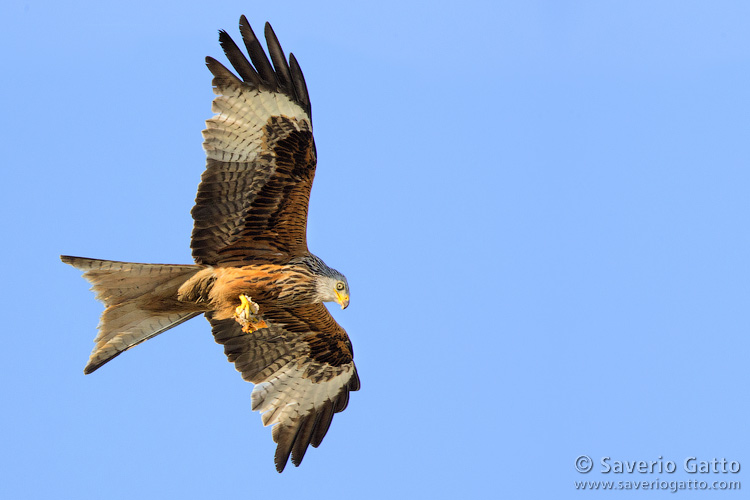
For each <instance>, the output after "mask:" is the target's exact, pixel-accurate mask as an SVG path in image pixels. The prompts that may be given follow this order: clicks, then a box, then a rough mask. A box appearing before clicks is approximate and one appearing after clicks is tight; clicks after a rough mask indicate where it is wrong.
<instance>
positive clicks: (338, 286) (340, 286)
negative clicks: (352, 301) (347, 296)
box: [336, 281, 344, 291]
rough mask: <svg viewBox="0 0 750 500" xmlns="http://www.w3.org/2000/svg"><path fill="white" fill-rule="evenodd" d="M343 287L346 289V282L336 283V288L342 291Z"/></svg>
mask: <svg viewBox="0 0 750 500" xmlns="http://www.w3.org/2000/svg"><path fill="white" fill-rule="evenodd" d="M343 289H344V283H342V282H341V281H339V282H338V283H336V290H339V291H341V290H343Z"/></svg>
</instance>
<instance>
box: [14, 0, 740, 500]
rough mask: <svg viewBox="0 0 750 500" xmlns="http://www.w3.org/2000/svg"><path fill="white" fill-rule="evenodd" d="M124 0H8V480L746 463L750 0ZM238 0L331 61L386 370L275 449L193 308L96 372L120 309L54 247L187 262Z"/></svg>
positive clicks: (362, 347) (309, 62)
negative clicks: (287, 452) (99, 339)
mask: <svg viewBox="0 0 750 500" xmlns="http://www.w3.org/2000/svg"><path fill="white" fill-rule="evenodd" d="M112 5H115V4H110V3H108V2H78V3H76V2H73V3H72V4H71V3H69V2H51V1H49V2H39V1H32V0H29V1H25V2H24V1H15V0H10V1H6V2H3V3H2V5H1V6H0V19H1V21H0V25H1V27H2V29H0V42H1V43H0V47H2V48H0V51H2V61H3V71H2V75H3V77H2V79H0V85H2V89H1V90H2V91H1V92H0V100H2V110H3V115H4V120H3V121H2V125H0V127H2V139H0V140H1V141H2V150H3V161H2V163H3V165H4V169H3V170H4V176H3V179H4V180H3V196H2V198H1V199H0V204H1V208H2V213H3V222H2V228H3V231H2V233H3V235H4V238H5V240H4V243H3V245H2V249H1V250H0V252H2V256H1V257H2V262H4V263H5V266H4V269H3V277H2V279H3V286H2V287H1V288H2V290H1V291H0V294H2V303H3V305H4V314H5V316H4V326H3V328H2V330H3V334H2V335H3V342H2V349H1V350H0V380H2V410H1V411H0V449H2V452H1V453H0V477H1V478H2V480H0V497H2V498H8V499H11V498H13V499H15V498H31V499H50V498H75V499H100V498H111V499H134V498H147V499H151V498H184V499H199V498H201V499H204V498H263V497H267V498H270V497H273V498H315V497H322V496H323V495H324V494H325V495H327V496H328V497H333V498H336V497H344V496H346V497H349V498H373V499H375V498H377V499H381V498H451V499H455V498H492V497H495V498H583V497H587V498H595V497H596V498H613V497H615V496H617V497H628V498H630V497H633V498H647V497H648V498H651V495H653V498H656V497H657V496H659V497H661V495H664V494H666V492H663V491H661V492H637V493H633V494H632V495H630V494H628V493H626V492H619V493H614V492H607V493H598V494H594V493H583V492H577V491H576V490H575V488H574V481H577V480H614V481H619V480H623V481H625V480H631V481H653V480H657V479H660V480H670V481H680V480H681V481H686V480H691V479H692V480H705V481H708V482H712V481H714V480H735V481H737V480H739V481H742V482H743V483H744V484H743V485H742V486H743V489H745V490H747V489H750V474H749V473H748V471H750V454H749V453H748V444H749V443H748V427H747V426H748V421H750V405H749V404H748V401H749V397H748V396H749V394H748V392H749V390H748V387H749V386H750V364H749V363H748V351H750V333H749V332H748V330H749V327H750V317H749V315H748V311H749V308H748V304H749V303H750V267H749V265H748V255H749V254H750V233H749V232H748V225H749V222H750V221H749V220H748V219H749V217H748V215H749V211H748V205H749V203H750V202H749V201H748V200H749V196H748V193H749V191H750V146H749V145H748V144H749V143H748V133H749V132H750V98H749V96H750V93H749V90H748V89H750V30H749V29H748V26H750V4H749V3H748V2H745V1H735V2H728V1H712V2H694V1H663V2H653V1H631V2H610V1H578V2H552V1H550V2H535V1H525V2H520V1H519V2H504V1H487V2H477V1H468V2H449V3H447V2H401V1H386V0H384V1H379V2H365V3H359V4H357V5H355V4H353V3H352V2H348V1H346V2H345V1H341V2H310V1H304V2H301V1H295V2H252V1H244V2H235V1H226V2H219V3H218V4H217V3H216V2H158V1H149V2H127V7H125V6H112ZM123 5H125V4H123ZM241 14H246V15H247V16H248V18H249V19H250V20H251V22H252V23H253V25H254V26H255V27H257V28H259V29H260V27H262V23H263V22H265V21H266V20H268V21H270V22H271V23H272V24H273V26H274V28H275V30H276V32H277V34H278V36H279V38H280V40H281V43H282V45H283V47H284V48H285V50H286V51H287V52H289V51H292V52H294V53H295V55H296V56H297V57H298V59H299V61H300V63H301V65H302V68H303V70H304V71H305V75H306V77H307V81H308V85H309V89H310V93H311V96H312V100H313V110H314V113H313V114H314V123H315V134H316V139H317V145H318V154H319V169H318V175H317V178H316V182H315V186H314V188H313V196H312V205H311V213H310V217H311V220H310V224H309V239H310V248H311V249H312V250H313V251H314V252H315V253H317V254H318V255H320V256H321V257H322V258H324V259H325V260H326V262H328V263H329V264H330V265H332V266H334V267H336V268H338V269H339V270H341V271H343V272H344V273H345V274H346V275H347V277H348V279H349V283H350V284H351V287H352V290H353V292H352V305H351V306H350V307H349V309H347V310H346V311H334V312H333V313H334V315H335V317H336V318H337V320H338V321H339V322H340V323H341V324H342V325H343V326H344V327H345V328H346V329H347V331H348V332H349V335H350V336H351V338H352V341H353V343H354V346H355V353H356V361H357V365H358V367H359V372H360V375H361V379H362V390H361V391H360V392H358V393H355V394H353V395H352V398H351V401H350V405H349V408H348V409H347V410H346V411H345V412H344V413H342V414H339V415H337V416H336V418H335V419H334V422H333V425H332V427H331V430H330V432H329V434H328V436H327V437H326V439H325V441H324V443H323V445H322V446H321V447H320V448H318V449H311V450H310V451H309V452H308V454H307V455H306V457H305V461H304V463H303V464H302V467H300V468H298V469H297V468H294V467H291V466H290V467H289V468H287V471H285V472H284V474H283V475H279V474H277V473H276V472H275V470H274V468H273V460H272V457H273V451H274V444H273V442H272V441H271V436H270V431H269V429H266V428H263V427H262V425H261V422H260V418H259V416H258V415H257V414H256V413H252V412H251V411H250V391H251V386H250V385H249V384H247V383H245V382H243V381H242V380H241V378H240V376H239V375H238V374H237V373H236V372H235V370H234V368H233V367H232V365H230V364H229V363H227V361H226V359H225V357H224V354H223V352H222V348H221V346H218V345H216V344H215V343H214V342H213V339H212V337H211V334H210V330H209V326H208V324H207V323H206V322H205V321H204V320H203V319H201V318H198V319H195V320H192V321H190V322H189V323H187V324H184V325H182V326H180V327H178V328H176V329H174V330H172V331H169V332H168V333H166V334H164V335H162V336H160V337H158V338H156V339H154V340H151V341H149V342H147V343H146V344H143V345H141V346H138V347H137V348H135V349H133V350H132V351H130V352H128V353H126V354H125V355H123V356H121V357H119V358H118V359H116V360H115V361H114V362H112V363H111V364H109V365H107V366H105V367H104V368H103V369H101V370H100V371H98V372H96V373H95V374H93V375H90V376H84V375H83V373H82V370H83V366H84V364H85V362H86V360H87V359H88V355H89V352H90V350H91V348H92V346H93V344H92V340H93V338H94V336H95V328H96V324H97V321H98V315H99V313H100V311H101V305H100V304H98V303H97V302H95V301H94V298H93V295H92V294H91V293H90V292H88V291H87V288H88V285H87V284H86V283H85V282H84V281H83V280H82V279H81V278H80V277H79V273H78V272H77V271H75V270H74V269H72V268H69V267H67V266H64V265H63V264H61V263H60V262H59V260H58V255H59V254H61V253H67V254H73V255H83V256H91V257H99V258H110V259H116V260H128V261H140V262H168V263H189V262H191V258H190V250H189V236H190V231H191V228H192V219H191V218H190V215H189V211H190V208H191V206H192V203H193V200H194V196H195V191H196V187H197V184H198V181H199V177H200V174H201V172H202V170H203V168H204V161H205V160H204V155H203V151H202V148H201V141H202V139H201V135H200V131H201V129H202V128H203V126H204V120H206V119H207V118H209V117H210V116H211V112H210V101H211V99H212V97H213V94H212V92H211V85H210V74H209V72H208V70H207V69H206V68H205V66H204V63H203V58H204V56H206V55H213V56H217V57H219V56H222V54H221V50H220V48H219V44H218V41H217V30H218V29H220V28H224V29H227V30H229V31H230V33H231V34H233V35H236V34H237V33H238V31H237V22H238V19H239V16H240V15H241ZM583 454H586V455H589V456H590V457H592V459H593V460H594V462H595V468H594V471H592V472H591V473H589V474H586V475H584V474H579V473H578V472H576V470H575V468H574V462H575V459H576V457H578V456H579V455H583ZM690 456H695V457H698V458H699V459H702V460H710V459H712V458H719V459H721V458H724V457H725V458H726V459H728V460H735V461H738V462H740V463H741V465H742V467H743V469H742V470H741V472H740V473H739V474H733V475H730V474H704V475H697V476H696V475H688V474H686V473H685V472H684V471H683V470H682V464H683V461H684V460H685V459H686V458H687V457H690ZM602 457H611V460H612V461H614V460H622V461H624V460H629V461H632V460H646V461H650V460H659V457H662V458H661V460H662V461H663V462H666V461H668V460H671V461H674V462H675V463H676V465H677V469H678V470H677V472H675V473H673V474H668V473H662V474H658V473H654V474H619V475H615V474H603V473H602V472H601V469H602V467H601V465H600V463H599V462H600V460H601V459H602ZM680 495H681V496H682V495H688V496H691V498H692V497H693V496H694V498H698V497H699V496H700V498H714V497H715V498H739V497H740V496H741V492H739V493H738V492H713V493H712V492H699V493H696V492H694V491H691V492H682V493H681V494H680Z"/></svg>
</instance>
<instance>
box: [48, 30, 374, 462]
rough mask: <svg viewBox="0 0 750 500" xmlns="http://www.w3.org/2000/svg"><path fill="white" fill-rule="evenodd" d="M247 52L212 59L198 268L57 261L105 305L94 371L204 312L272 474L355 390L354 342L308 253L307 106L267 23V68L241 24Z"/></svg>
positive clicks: (230, 48) (325, 271)
mask: <svg viewBox="0 0 750 500" xmlns="http://www.w3.org/2000/svg"><path fill="white" fill-rule="evenodd" d="M240 33H241V35H242V40H243V42H244V45H245V47H246V49H247V52H248V54H249V56H250V60H249V61H248V59H247V58H246V57H245V55H244V53H243V52H242V50H241V49H240V48H239V47H238V46H237V45H236V44H235V42H234V41H233V40H232V38H231V37H230V36H229V35H228V34H227V33H226V32H225V31H221V32H220V34H219V42H220V44H221V46H222V48H223V49H224V53H225V54H226V56H227V59H229V62H230V63H231V65H232V66H233V67H234V71H235V72H236V74H235V73H232V71H230V70H228V69H227V68H225V67H224V66H223V65H222V64H221V63H219V62H218V61H216V60H215V59H213V58H211V57H207V58H206V65H207V66H208V69H209V70H210V71H211V73H212V74H213V77H214V78H213V87H214V93H215V94H217V97H216V98H215V99H214V101H213V106H212V110H213V112H214V113H216V114H215V115H214V116H213V117H212V118H211V119H210V120H208V121H207V122H206V125H207V126H206V129H205V130H204V131H203V137H204V139H205V140H204V142H203V148H204V149H205V151H206V156H207V165H206V170H205V171H204V172H203V175H202V176H201V182H200V184H199V186H198V194H197V197H196V200H195V206H194V207H193V209H192V212H191V213H192V216H193V219H194V221H195V223H194V227H193V233H192V239H191V248H192V254H193V258H194V259H195V264H193V265H167V264H138V263H131V262H117V261H108V260H98V259H88V258H83V257H71V256H62V257H61V259H62V261H63V262H65V263H66V264H70V265H72V266H74V267H75V268H77V269H79V270H81V271H84V274H83V276H84V278H86V279H87V280H88V281H89V282H90V283H91V284H92V290H93V291H94V292H95V293H96V298H97V299H99V300H100V301H102V302H103V303H104V305H105V310H104V312H103V313H102V316H101V320H100V322H99V334H98V335H97V337H96V339H95V342H96V346H95V347H94V350H93V352H92V353H91V357H90V359H89V362H88V365H87V366H86V368H85V369H84V373H87V374H88V373H91V372H93V371H95V370H96V369H98V368H99V367H101V366H102V365H103V364H105V363H107V362H108V361H110V360H111V359H113V358H114V357H116V356H118V355H119V354H121V353H122V352H124V351H126V350H127V349H130V348H131V347H133V346H135V345H137V344H140V343H141V342H143V341H145V340H148V339H150V338H152V337H154V336H156V335H159V334H160V333H163V332H165V331H166V330H169V329H170V328H172V327H174V326H177V325H179V324H180V323H183V322H185V321H187V320H189V319H191V318H194V317H195V316H198V315H200V314H203V315H205V316H206V318H207V319H208V321H209V323H210V324H211V330H212V332H213V335H214V338H215V339H216V342H218V343H219V344H223V345H224V352H225V353H226V355H227V357H228V358H229V361H230V362H233V363H234V365H235V367H236V369H237V370H238V371H239V372H240V373H241V374H242V378H244V379H245V380H247V381H248V382H252V383H253V384H255V386H254V388H253V391H252V394H251V401H252V409H253V410H257V411H259V412H261V416H262V420H263V425H272V426H273V428H272V437H273V440H274V441H275V442H276V443H277V444H278V445H277V448H276V455H275V457H274V461H275V464H276V469H277V470H278V471H279V472H281V471H283V470H284V467H285V466H286V463H287V461H288V459H289V456H290V455H291V458H292V463H293V464H294V465H299V464H300V462H302V458H303V457H304V455H305V452H306V451H307V447H308V445H312V446H314V447H317V446H319V445H320V443H321V441H322V440H323V437H324V436H325V435H326V433H327V432H328V428H329V427H330V425H331V420H332V419H333V415H334V413H337V412H341V411H343V410H344V409H345V408H346V406H347V403H348V401H349V392H350V391H356V390H358V389H359V377H358V375H357V369H356V367H355V366H354V361H353V359H352V357H353V351H352V345H351V343H350V342H349V337H348V336H347V334H346V332H345V331H344V329H343V328H341V326H339V324H338V323H336V321H335V320H334V319H333V317H332V316H331V315H330V314H329V312H328V310H327V309H326V307H325V306H324V305H323V302H337V303H338V304H339V305H341V307H342V308H346V307H347V306H348V305H349V284H348V283H347V281H346V278H345V277H344V275H343V274H341V273H339V272H338V271H336V270H335V269H332V268H330V267H328V266H327V265H326V264H325V263H324V262H323V261H322V260H321V259H320V258H318V257H316V256H315V255H313V254H312V253H310V251H309V250H308V248H307V235H306V228H307V210H308V201H309V198H310V188H311V187H312V182H313V177H314V175H315V166H316V151H315V142H314V140H313V134H312V118H311V111H310V97H309V95H308V92H307V85H306V84H305V79H304V77H303V75H302V71H301V70H300V67H299V64H298V63H297V60H296V59H295V57H294V55H292V54H291V53H290V54H289V60H288V62H287V59H286V57H285V55H284V52H283V51H282V49H281V46H280V45H279V41H278V40H277V38H276V35H275V34H274V32H273V30H272V29H271V26H270V25H269V24H268V23H266V25H265V38H266V45H267V46H268V53H269V55H270V57H271V60H270V61H269V59H268V57H267V56H266V53H265V51H264V50H263V47H262V46H261V44H260V42H259V41H258V38H257V37H256V36H255V34H254V33H253V30H252V29H251V28H250V25H249V24H248V22H247V19H246V18H245V16H242V17H241V18H240Z"/></svg>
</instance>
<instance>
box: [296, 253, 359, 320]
mask: <svg viewBox="0 0 750 500" xmlns="http://www.w3.org/2000/svg"><path fill="white" fill-rule="evenodd" d="M302 263H303V264H304V265H306V266H307V267H308V269H310V271H311V273H312V274H313V275H314V276H316V280H315V291H316V295H317V300H320V301H322V302H336V303H337V304H338V305H340V306H341V309H346V308H347V306H349V282H348V281H346V276H344V275H343V274H341V273H340V272H338V271H337V270H335V269H333V268H331V267H328V266H327V265H326V264H325V262H323V261H322V260H321V259H320V258H319V257H316V256H315V255H312V254H308V255H307V256H306V257H305V258H304V260H303V261H302Z"/></svg>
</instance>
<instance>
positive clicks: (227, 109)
mask: <svg viewBox="0 0 750 500" xmlns="http://www.w3.org/2000/svg"><path fill="white" fill-rule="evenodd" d="M240 32H241V34H242V39H243V41H244V42H245V46H246V48H247V50H248V53H249V54H250V61H251V62H252V63H251V62H250V61H248V60H247V58H246V57H245V55H244V54H243V53H242V51H241V50H240V49H239V47H237V45H236V44H235V43H234V41H233V40H232V39H231V38H230V36H229V35H228V34H227V33H226V32H224V31H221V32H220V35H219V41H220V43H221V46H222V48H223V49H224V52H225V53H226V55H227V58H228V59H229V61H230V62H231V63H232V66H233V67H234V69H235V71H236V72H237V74H238V75H239V76H240V78H241V79H240V78H238V77H237V76H235V75H234V74H233V73H232V72H231V71H229V70H228V69H227V68H225V67H224V66H223V65H222V64H221V63H219V62H218V61H216V60H215V59H213V58H211V57H207V58H206V64H207V65H208V68H209V70H211V73H213V75H214V79H213V86H214V92H215V93H216V94H217V97H216V98H215V99H214V101H213V106H212V110H213V111H214V112H215V113H216V115H214V117H213V118H211V119H210V120H208V121H207V122H206V125H207V128H206V129H205V130H204V131H203V137H204V139H205V140H204V142H203V148H204V149H205V150H206V156H207V167H206V170H205V172H204V173H203V175H202V177H201V183H200V185H199V186H198V195H197V197H196V200H195V206H194V207H193V210H192V215H193V219H194V220H195V224H194V227H193V235H192V241H191V248H192V251H193V257H194V259H195V261H196V262H197V263H198V264H208V265H221V266H240V265H244V264H247V263H249V262H252V261H254V260H257V259H262V260H264V261H266V262H268V261H271V262H273V261H281V260H288V258H289V257H292V256H296V255H302V254H304V253H306V252H307V237H306V226H307V208H308V201H309V198H310V188H311V187H312V182H313V177H314V175H315V165H316V153H315V143H314V141H313V136H312V119H311V112H310V98H309V96H308V93H307V85H306V84H305V79H304V77H303V76H302V71H301V70H300V67H299V64H297V60H296V59H295V58H294V55H292V54H290V55H289V63H287V61H286V59H285V56H284V52H283V51H282V49H281V46H280V45H279V42H278V40H277V39H276V35H275V34H274V32H273V30H272V29H271V26H270V25H269V24H268V23H266V26H265V36H266V43H267V45H268V52H269V54H270V55H271V61H272V62H273V65H272V64H271V62H269V60H268V58H267V57H266V54H265V52H264V51H263V48H262V47H261V45H260V42H259V41H258V39H257V38H256V36H255V34H254V33H253V31H252V29H251V28H250V25H249V24H248V22H247V19H246V18H245V16H242V18H241V19H240Z"/></svg>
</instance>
